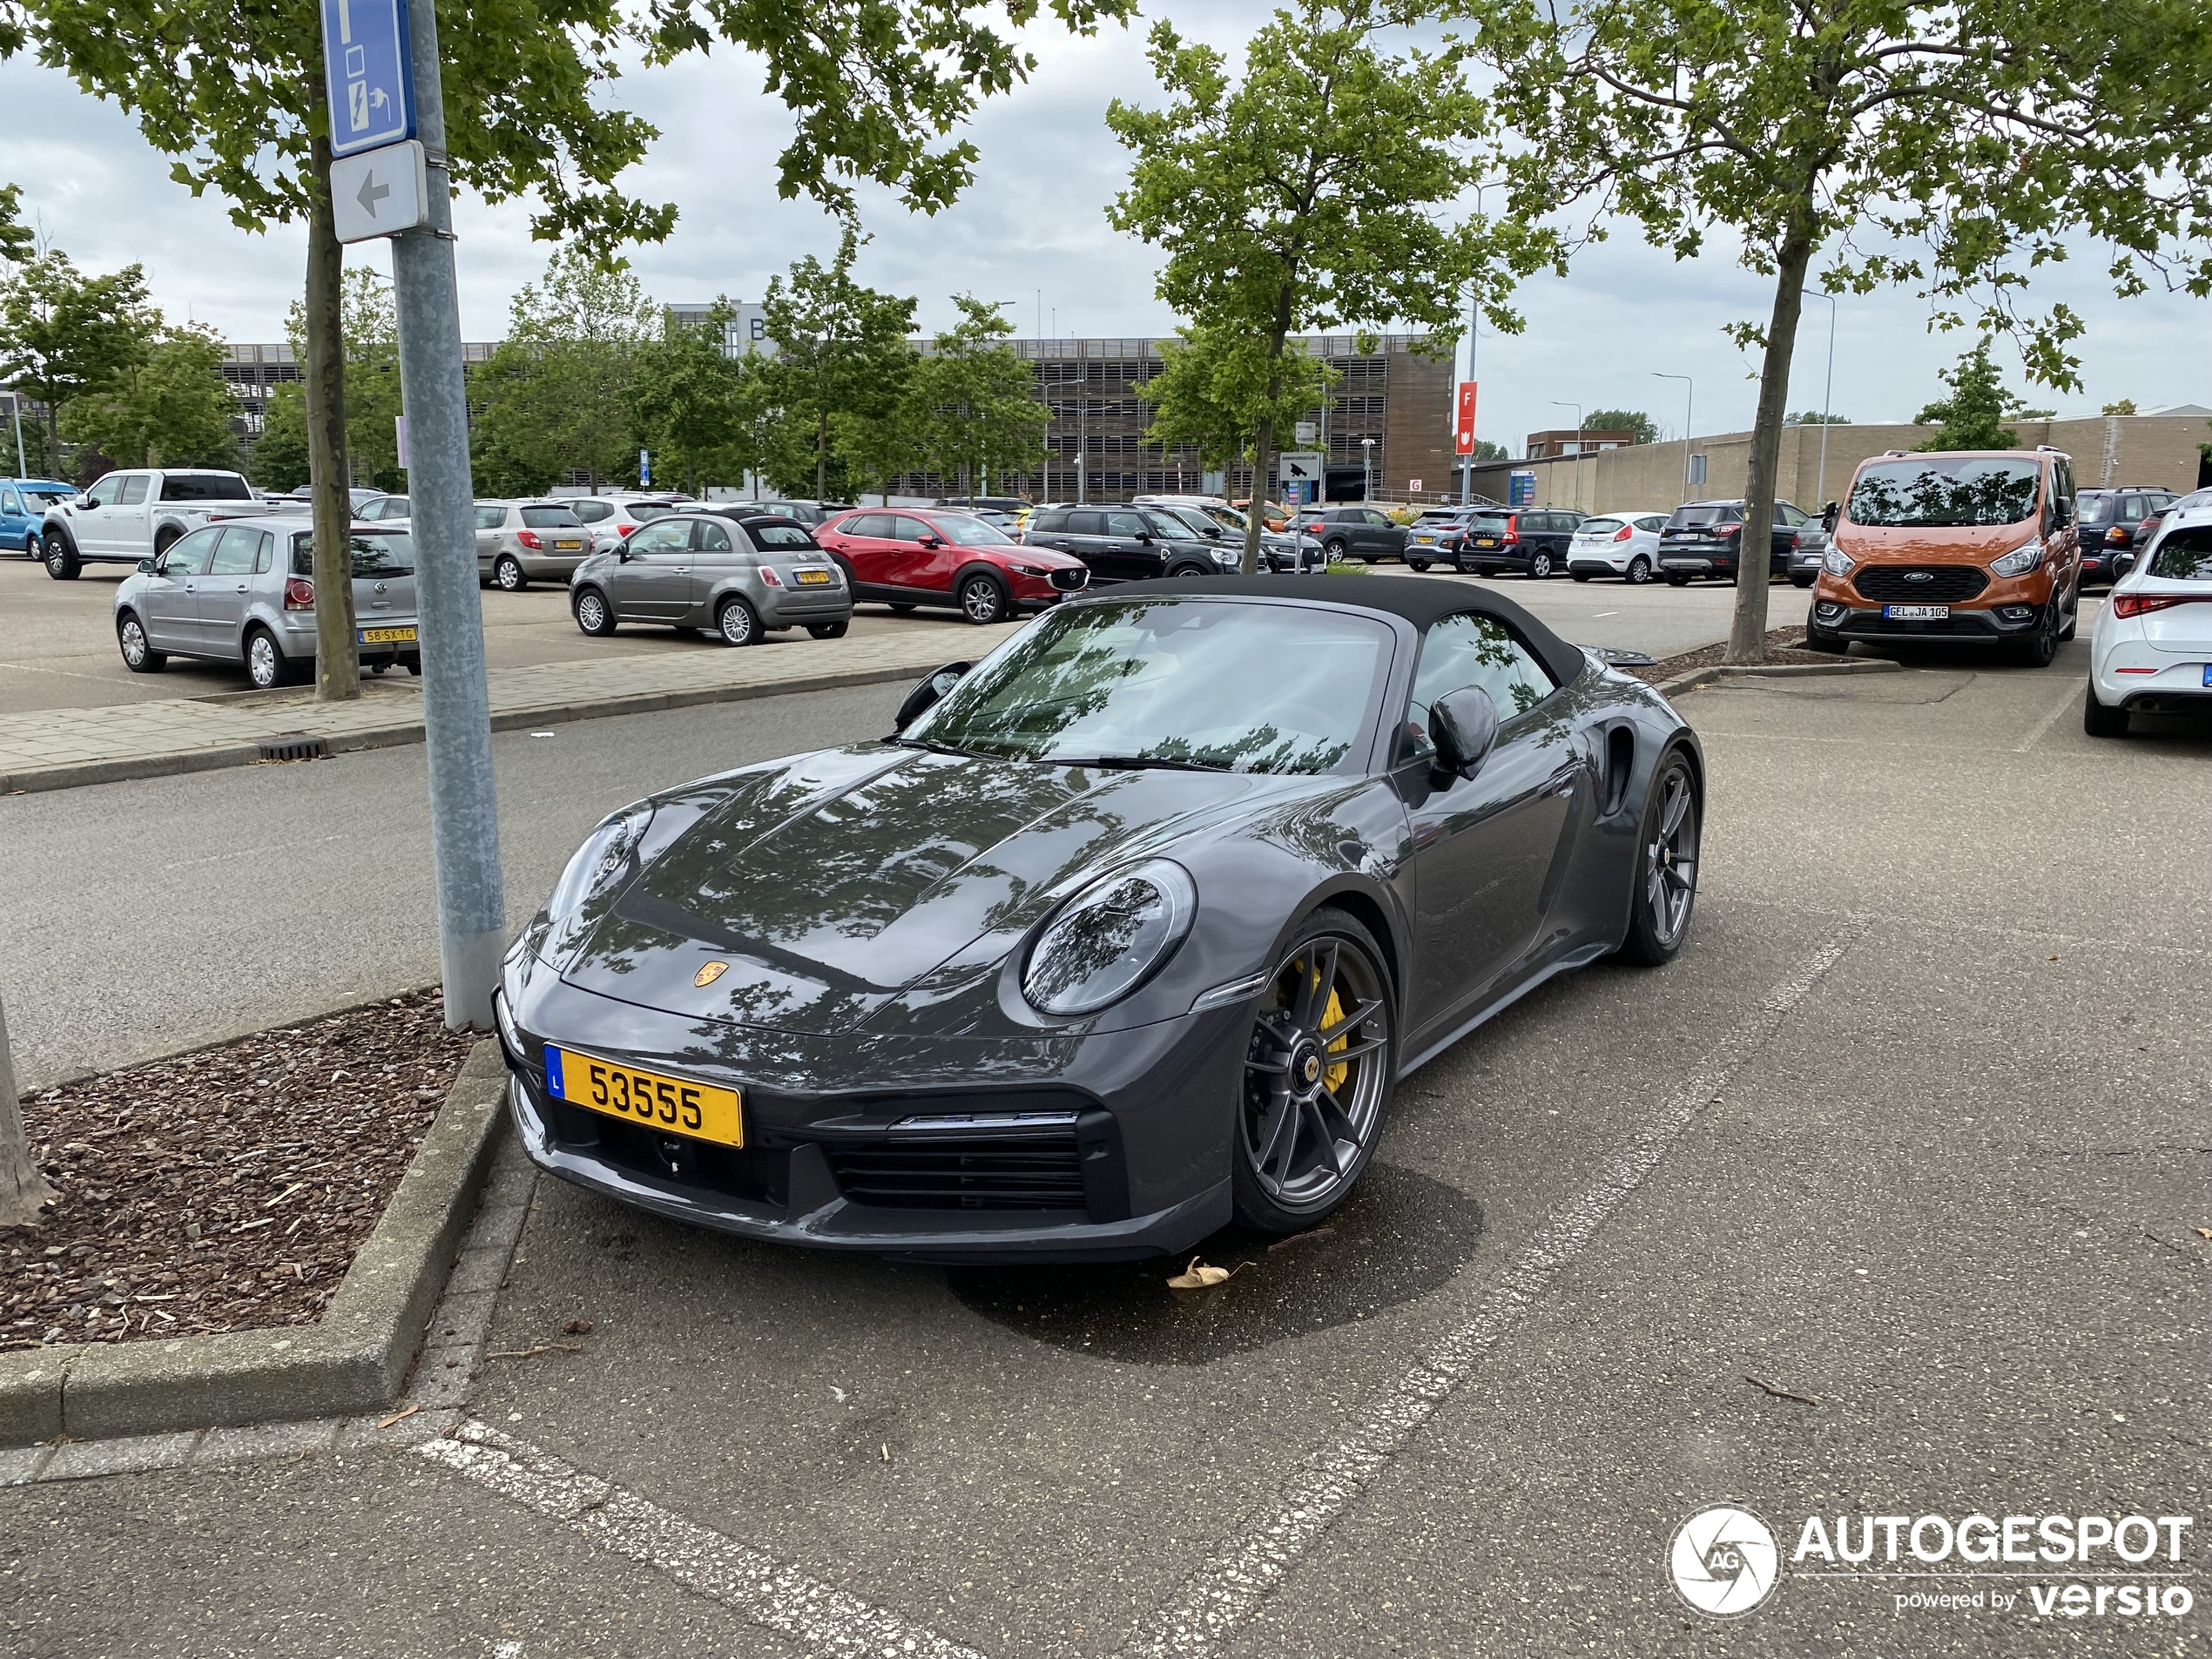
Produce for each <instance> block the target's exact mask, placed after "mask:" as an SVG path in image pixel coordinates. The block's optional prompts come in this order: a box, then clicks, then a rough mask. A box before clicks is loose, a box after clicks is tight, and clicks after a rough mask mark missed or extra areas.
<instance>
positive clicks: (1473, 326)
mask: <svg viewBox="0 0 2212 1659" xmlns="http://www.w3.org/2000/svg"><path fill="white" fill-rule="evenodd" d="M1489 188H1490V186H1489V185H1476V186H1475V187H1474V216H1475V217H1476V218H1477V219H1480V218H1481V217H1482V192H1484V191H1486V190H1487V189H1489ZM1481 320H1482V293H1481V290H1480V289H1479V288H1478V287H1476V286H1475V285H1474V282H1473V281H1469V282H1468V284H1467V378H1468V379H1469V380H1473V379H1474V347H1475V336H1476V334H1477V332H1478V325H1479V324H1480V321H1481ZM1459 429H1460V394H1459V388H1457V387H1453V388H1452V448H1453V451H1454V452H1455V458H1456V459H1457V460H1458V462H1459V463H1460V506H1462V507H1472V506H1474V452H1473V451H1469V452H1468V453H1467V454H1466V455H1456V452H1457V450H1458V448H1459Z"/></svg>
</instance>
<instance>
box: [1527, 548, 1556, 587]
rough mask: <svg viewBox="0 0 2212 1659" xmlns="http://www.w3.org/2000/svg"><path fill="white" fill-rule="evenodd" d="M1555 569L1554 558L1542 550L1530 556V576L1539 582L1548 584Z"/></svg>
mask: <svg viewBox="0 0 2212 1659" xmlns="http://www.w3.org/2000/svg"><path fill="white" fill-rule="evenodd" d="M1553 569H1554V566H1553V564H1552V556H1551V555H1550V554H1548V553H1547V552H1545V551H1544V550H1542V549H1541V548H1539V549H1537V550H1536V551H1534V553H1531V554H1530V555H1529V556H1528V574H1529V575H1530V576H1531V577H1534V578H1535V579H1536V580H1537V581H1539V582H1548V581H1549V580H1550V579H1551V574H1552V570H1553Z"/></svg>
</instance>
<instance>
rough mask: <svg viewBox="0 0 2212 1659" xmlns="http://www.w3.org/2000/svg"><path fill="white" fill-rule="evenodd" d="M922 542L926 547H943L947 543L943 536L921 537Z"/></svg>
mask: <svg viewBox="0 0 2212 1659" xmlns="http://www.w3.org/2000/svg"><path fill="white" fill-rule="evenodd" d="M921 544H922V546H924V547H942V546H944V544H945V543H944V541H943V539H942V538H941V537H939V536H923V537H922V538H921Z"/></svg>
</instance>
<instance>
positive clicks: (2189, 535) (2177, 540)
mask: <svg viewBox="0 0 2212 1659" xmlns="http://www.w3.org/2000/svg"><path fill="white" fill-rule="evenodd" d="M2150 574H2151V575H2153V576H2162V577H2172V578H2173V579H2174V580H2175V581H2176V582H2212V524H2184V525H2182V527H2181V528H2180V529H2175V530H2170V531H2168V533H2167V536H2166V539H2165V540H2164V541H2162V542H2161V543H2159V544H2158V556H2157V557H2156V558H2155V559H2154V560H2152V561H2151V567H2150Z"/></svg>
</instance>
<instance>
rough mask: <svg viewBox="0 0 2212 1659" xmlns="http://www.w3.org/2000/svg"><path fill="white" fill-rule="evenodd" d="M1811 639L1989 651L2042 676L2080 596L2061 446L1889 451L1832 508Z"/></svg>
mask: <svg viewBox="0 0 2212 1659" xmlns="http://www.w3.org/2000/svg"><path fill="white" fill-rule="evenodd" d="M1826 523H1827V528H1828V552H1827V556H1826V557H1825V559H1824V561H1823V562H1822V564H1821V569H1820V577H1819V579H1818V581H1817V583H1815V585H1814V587H1813V591H1812V610H1811V614H1810V615H1809V616H1807V617H1806V618H1805V644H1808V645H1810V646H1811V648H1812V649H1813V650H1815V651H1848V650H1849V649H1850V648H1851V641H1852V640H1854V639H1857V640H1861V641H1864V642H1865V644H1869V645H1902V644H1912V643H1919V642H1925V643H1926V644H1943V645H1989V646H1994V647H1996V648H1998V649H1999V650H2000V651H2004V652H2005V653H2006V655H2007V656H2008V657H2010V658H2013V660H2015V661H2017V662H2022V663H2027V664H2030V665H2032V666H2033V667H2038V668H2040V667H2042V666H2044V665H2045V664H2047V663H2049V662H2050V660H2051V658H2053V657H2054V656H2056V655H2057V654H2058V649H2059V642H2060V640H2062V639H2071V638H2073V637H2074V620H2075V612H2076V611H2077V610H2078V609H2079V607H2080V602H2081V560H2080V553H2079V551H2078V550H2077V549H2076V545H2075V535H2074V523H2075V510H2074V461H2073V458H2072V457H2071V456H2069V455H2063V454H2061V453H2060V451H2058V450H2056V449H1949V450H1937V451H1933V452H1929V453H1921V452H1917V451H1915V452H1912V453H1907V452H1906V451H1905V450H1902V449H1892V450H1891V451H1890V452H1889V453H1888V454H1886V455H1876V456H1874V457H1873V458H1872V459H1871V460H1868V461H1863V462H1860V463H1859V467H1858V474H1857V475H1855V476H1854V477H1853V478H1852V479H1851V493H1850V494H1849V495H1848V496H1845V497H1844V500H1843V501H1842V502H1830V503H1829V506H1828V515H1827V519H1826Z"/></svg>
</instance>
